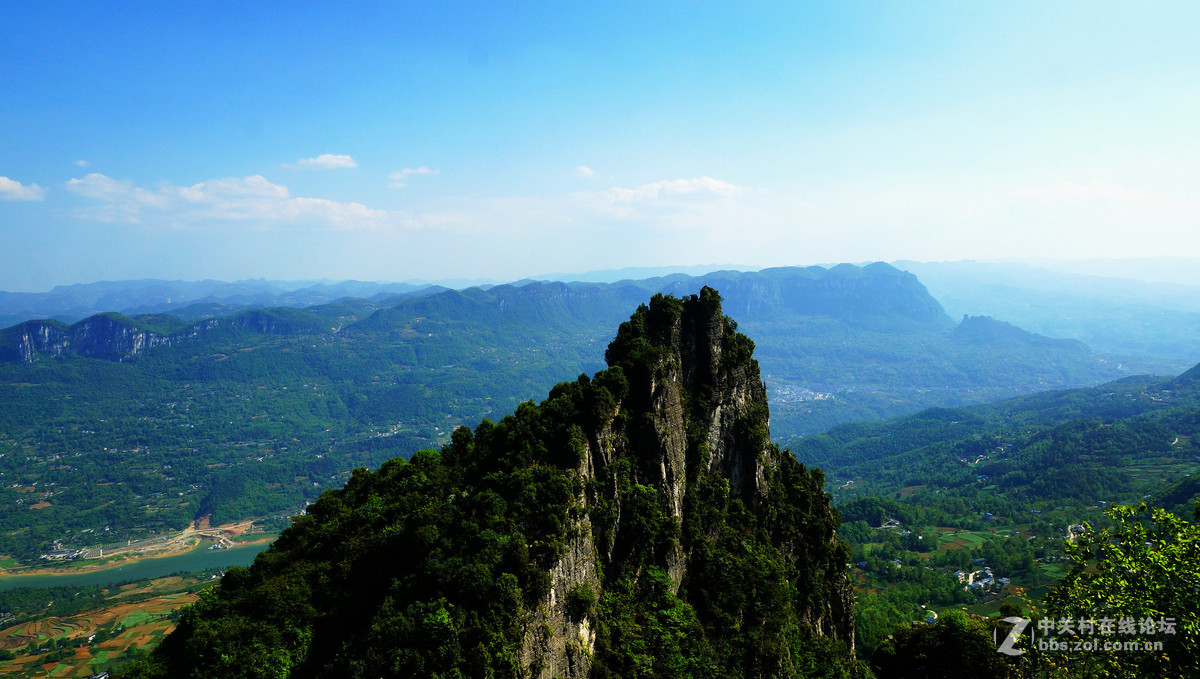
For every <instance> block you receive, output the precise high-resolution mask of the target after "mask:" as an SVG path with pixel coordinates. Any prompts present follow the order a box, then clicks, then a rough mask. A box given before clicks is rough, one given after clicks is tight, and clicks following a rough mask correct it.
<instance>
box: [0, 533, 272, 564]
mask: <svg viewBox="0 0 1200 679" xmlns="http://www.w3.org/2000/svg"><path fill="white" fill-rule="evenodd" d="M252 525H253V520H247V521H242V522H239V523H231V524H226V525H224V526H217V527H209V526H208V525H207V523H199V522H198V523H196V524H194V525H192V526H189V527H188V528H186V529H184V530H183V531H182V532H180V533H179V534H178V535H176V536H173V537H172V538H170V539H169V540H165V541H163V542H159V543H156V544H152V545H143V546H136V547H131V548H123V547H119V548H116V549H112V550H110V551H109V555H108V556H105V557H102V558H99V559H81V560H78V561H71V562H68V563H63V564H61V565H53V566H48V565H43V564H37V565H31V566H15V567H10V568H4V569H0V577H7V576H20V577H24V576H33V575H37V576H43V575H45V576H51V575H82V574H85V573H93V572H96V571H102V570H107V569H114V568H121V567H124V566H127V565H129V564H130V563H131V562H138V561H143V560H146V559H164V558H172V557H177V556H179V555H181V554H187V553H189V552H191V551H194V550H196V549H201V548H205V549H207V548H206V547H204V545H205V544H206V540H216V542H215V543H213V544H219V545H222V546H223V548H224V549H236V548H237V547H239V546H243V545H261V544H270V543H272V542H274V541H275V538H276V537H278V536H277V535H273V534H267V533H257V534H256V535H257V536H259V537H255V538H251V539H249V540H247V539H244V538H245V537H246V536H247V535H252V533H250V530H251V526H252ZM230 536H233V539H230ZM101 551H103V550H101ZM215 551H219V550H215Z"/></svg>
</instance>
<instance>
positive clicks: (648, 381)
mask: <svg viewBox="0 0 1200 679" xmlns="http://www.w3.org/2000/svg"><path fill="white" fill-rule="evenodd" d="M753 348H754V347H753V343H752V342H751V341H750V340H749V339H748V338H746V337H745V336H744V335H741V334H739V333H738V332H737V330H736V326H735V325H734V324H733V323H732V321H730V320H729V319H728V318H726V317H725V316H724V315H723V314H722V312H721V304H720V296H719V295H718V294H717V293H716V291H714V290H711V289H708V288H705V289H704V290H702V291H701V293H700V294H699V295H695V296H691V297H688V298H686V299H682V300H680V299H677V298H674V297H669V296H662V295H656V296H655V297H654V298H653V299H652V300H651V301H650V303H649V305H643V306H642V307H640V308H639V309H638V311H637V312H636V313H635V314H634V315H633V316H632V317H631V318H630V320H629V321H627V322H625V323H623V324H621V326H620V328H619V330H618V333H617V336H616V339H614V340H613V342H612V343H611V344H610V346H609V348H608V351H607V354H606V358H607V361H608V364H609V368H608V369H606V370H603V371H601V372H599V373H597V374H596V375H595V376H593V377H591V378H589V377H587V376H580V377H579V379H577V380H576V381H574V382H564V383H562V384H559V385H558V386H556V387H555V388H554V389H553V390H551V392H550V394H549V397H548V398H547V399H546V400H545V401H543V402H542V403H541V404H536V405H535V404H533V403H524V404H522V405H521V406H520V407H519V408H518V409H517V412H516V413H514V414H513V415H511V416H509V417H505V418H504V419H503V420H501V421H500V422H498V423H494V424H493V423H491V422H488V421H486V420H485V421H484V422H482V423H481V424H480V425H479V426H478V427H477V428H476V429H475V430H474V432H472V431H470V430H467V429H465V428H463V429H459V430H457V431H456V432H455V433H454V436H453V439H452V442H451V443H450V444H449V445H447V446H445V447H443V448H442V450H440V451H425V452H422V453H418V454H417V455H416V456H414V457H413V459H412V461H411V462H407V463H406V462H404V461H403V460H393V461H390V462H388V463H386V464H385V465H383V467H382V468H381V469H380V470H379V471H377V472H367V471H366V470H360V471H358V472H356V473H355V474H354V476H353V477H352V478H351V480H350V481H349V482H348V483H347V484H346V487H345V488H344V489H342V490H338V491H330V492H327V493H325V494H324V495H323V496H322V497H321V499H320V500H319V501H318V502H317V503H315V504H314V505H312V506H311V507H310V508H309V510H308V513H307V515H306V516H304V517H302V518H301V519H299V520H298V521H296V522H295V523H294V524H293V526H292V527H291V528H289V529H288V530H287V531H286V532H285V533H284V534H283V535H282V536H281V537H280V538H279V540H278V541H277V542H276V544H275V545H274V546H273V547H272V548H271V550H269V551H268V552H267V553H265V554H263V555H261V556H260V557H259V558H258V560H257V561H256V562H255V564H254V566H253V567H252V568H250V569H248V570H238V569H235V570H233V571H231V572H230V573H229V574H228V575H227V576H226V578H225V579H224V580H223V581H222V583H221V585H220V588H219V590H218V591H217V592H216V593H214V594H211V595H207V596H206V597H205V599H204V600H203V601H202V602H201V603H200V604H198V605H197V606H196V607H194V608H193V609H191V610H190V611H189V612H188V613H187V614H186V615H184V616H183V618H182V619H181V620H180V624H179V627H178V630H177V631H176V632H175V633H174V634H172V635H171V636H170V637H169V638H168V639H167V640H166V641H165V642H164V643H163V645H162V646H161V647H160V649H159V650H158V651H157V652H156V653H154V654H152V656H151V657H150V658H148V659H146V660H145V661H142V662H141V663H139V664H138V665H137V666H136V667H135V668H134V669H133V670H131V672H130V676H138V677H166V676H170V677H187V676H194V677H199V676H213V675H214V674H215V675H219V676H278V677H284V676H289V677H363V678H366V677H381V676H385V677H407V676H447V677H452V676H462V677H473V676H494V677H514V678H516V677H523V678H533V677H536V678H538V679H550V678H551V677H562V678H564V679H566V678H569V679H583V678H584V677H596V678H605V677H626V676H672V677H706V676H744V677H750V676H761V677H799V676H811V675H813V674H814V673H818V674H819V673H821V672H823V671H826V670H828V671H829V673H831V674H834V673H837V672H838V671H840V669H839V668H841V669H844V668H846V667H850V666H851V665H852V664H853V646H852V644H853V629H852V616H851V611H850V606H851V599H850V588H849V583H848V579H847V574H846V573H847V571H846V562H847V559H848V556H849V555H848V553H847V552H846V549H845V547H844V545H842V543H840V542H839V541H838V539H837V538H836V536H835V529H836V528H837V525H838V517H837V514H836V512H835V511H833V510H832V509H831V508H830V507H829V503H828V498H827V496H826V495H825V494H824V492H823V478H822V476H821V474H820V472H818V471H812V472H810V471H809V470H807V469H805V468H804V466H803V465H800V464H799V463H797V462H796V461H795V459H794V458H792V457H791V455H790V454H788V453H787V452H785V451H780V450H779V449H778V448H777V447H776V446H774V445H772V444H771V443H770V437H769V433H768V431H769V430H768V408H767V402H766V390H765V388H764V385H763V383H762V380H761V378H760V375H759V369H758V365H757V363H756V362H755V361H754V359H753V357H752V353H753ZM246 668H254V669H253V671H252V672H247V670H246Z"/></svg>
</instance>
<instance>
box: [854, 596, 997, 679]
mask: <svg viewBox="0 0 1200 679" xmlns="http://www.w3.org/2000/svg"><path fill="white" fill-rule="evenodd" d="M992 637H993V627H992V626H991V625H989V624H988V623H986V622H984V621H982V620H979V619H977V618H972V617H970V616H967V615H966V614H964V613H962V612H960V611H953V610H951V611H946V612H945V613H944V614H942V616H941V617H940V618H939V619H938V622H937V624H936V625H926V624H923V623H915V624H912V625H907V626H904V627H900V628H899V629H897V630H896V631H895V633H894V635H893V638H892V639H889V640H887V641H886V642H884V643H883V644H882V645H881V646H880V648H879V650H878V651H876V653H875V655H874V656H873V658H872V660H871V669H873V670H874V671H875V675H876V676H877V677H879V679H907V678H911V679H959V678H960V677H964V676H970V677H978V678H979V679H989V678H995V679H1003V678H1005V677H1011V676H1016V672H1015V671H1014V667H1012V666H1011V665H1010V664H1009V663H1008V662H1006V661H1005V656H1003V655H1000V654H998V653H997V652H996V644H995V642H994V641H993V639H992ZM1014 664H1015V663H1014Z"/></svg>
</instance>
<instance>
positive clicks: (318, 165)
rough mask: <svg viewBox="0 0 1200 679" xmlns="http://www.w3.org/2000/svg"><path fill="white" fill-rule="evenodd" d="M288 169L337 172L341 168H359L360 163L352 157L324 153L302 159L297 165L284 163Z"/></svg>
mask: <svg viewBox="0 0 1200 679" xmlns="http://www.w3.org/2000/svg"><path fill="white" fill-rule="evenodd" d="M284 167H288V168H292V169H295V168H309V169H313V170H336V169H340V168H350V167H358V162H357V161H355V160H354V159H353V158H351V157H350V156H344V155H335V154H332V153H322V154H321V155H319V156H317V157H316V158H301V159H300V160H297V161H296V164H295V165H289V164H287V163H284Z"/></svg>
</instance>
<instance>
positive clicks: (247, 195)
mask: <svg viewBox="0 0 1200 679" xmlns="http://www.w3.org/2000/svg"><path fill="white" fill-rule="evenodd" d="M67 189H68V190H70V191H71V192H72V193H75V194H77V195H80V196H83V197H85V198H90V199H92V200H94V201H96V202H98V203H100V205H96V206H92V207H89V208H85V209H83V210H82V211H80V216H81V217H85V218H90V219H96V220H99V221H105V222H130V223H142V222H143V221H149V220H153V221H155V222H162V223H166V224H169V225H171V226H183V225H188V224H199V223H210V222H235V223H245V224H252V225H255V226H258V227H263V228H270V227H273V226H276V225H280V224H289V223H311V224H316V225H324V226H330V227H335V228H339V229H359V228H377V227H382V226H389V225H395V224H402V225H411V222H409V221H402V220H399V219H393V215H391V214H390V213H388V212H387V211H386V210H376V209H373V208H369V207H367V206H366V205H363V204H361V203H341V202H338V201H333V200H327V199H324V198H306V197H293V196H292V195H291V194H290V192H289V191H288V188H287V187H286V186H282V185H280V184H275V183H272V182H271V181H269V180H267V179H266V178H264V177H262V176H261V175H254V176H251V177H243V178H235V177H228V178H223V179H212V180H209V181H204V182H200V183H198V184H193V185H191V186H173V185H170V184H164V185H162V186H159V187H158V188H157V189H153V190H151V189H146V188H142V187H139V186H136V185H134V184H133V183H132V182H129V181H119V180H116V179H113V178H112V177H107V176H105V175H102V174H98V173H91V174H89V175H87V176H85V177H83V178H82V179H72V180H70V181H69V182H67Z"/></svg>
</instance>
